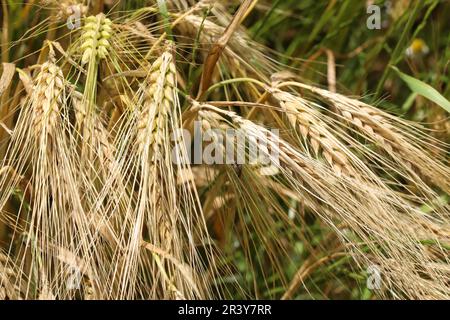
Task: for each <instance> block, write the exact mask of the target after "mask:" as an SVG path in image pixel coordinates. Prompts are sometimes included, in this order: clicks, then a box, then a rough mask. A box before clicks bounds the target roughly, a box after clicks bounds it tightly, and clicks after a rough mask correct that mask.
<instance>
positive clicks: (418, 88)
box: [391, 66, 450, 112]
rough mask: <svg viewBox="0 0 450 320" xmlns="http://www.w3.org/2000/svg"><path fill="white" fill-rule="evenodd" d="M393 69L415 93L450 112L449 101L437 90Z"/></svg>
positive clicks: (395, 68)
mask: <svg viewBox="0 0 450 320" xmlns="http://www.w3.org/2000/svg"><path fill="white" fill-rule="evenodd" d="M391 68H392V69H394V70H395V72H397V74H398V76H399V77H400V78H401V79H402V80H403V81H405V83H406V84H407V85H408V87H409V88H410V89H411V90H412V91H413V92H415V93H417V94H420V95H421V96H423V97H425V98H427V99H428V100H430V101H433V102H434V103H436V104H437V105H439V106H441V107H442V108H443V109H444V110H446V111H447V112H450V101H448V100H447V99H446V98H444V96H442V95H441V94H440V93H439V92H438V91H437V90H436V89H434V88H433V87H432V86H430V85H428V84H426V83H425V82H422V81H420V80H417V79H416V78H413V77H411V76H409V75H407V74H405V73H403V72H401V71H400V70H398V68H397V67H394V66H392V67H391Z"/></svg>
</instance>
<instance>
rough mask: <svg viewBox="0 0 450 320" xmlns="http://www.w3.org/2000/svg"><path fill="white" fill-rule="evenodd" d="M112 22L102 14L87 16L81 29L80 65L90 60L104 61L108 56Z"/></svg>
mask: <svg viewBox="0 0 450 320" xmlns="http://www.w3.org/2000/svg"><path fill="white" fill-rule="evenodd" d="M111 25H112V22H111V20H110V19H108V18H106V17H105V15H104V14H98V15H96V16H89V17H87V18H86V24H85V25H84V27H83V34H82V35H81V40H82V44H81V50H82V52H83V57H82V59H81V63H82V64H86V63H88V62H89V61H90V60H91V59H93V58H96V59H99V60H100V59H105V58H106V56H107V55H108V49H109V47H110V43H109V41H108V39H109V38H111V33H112V27H111Z"/></svg>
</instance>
